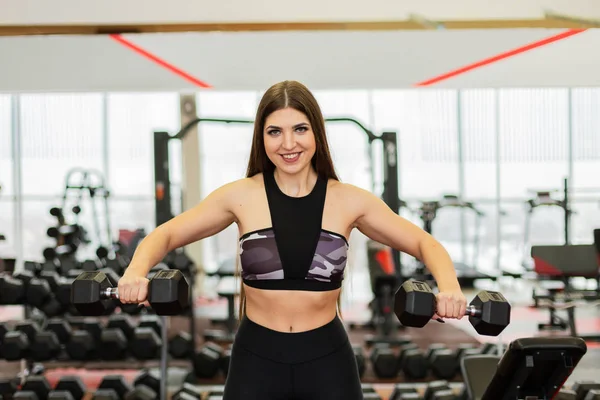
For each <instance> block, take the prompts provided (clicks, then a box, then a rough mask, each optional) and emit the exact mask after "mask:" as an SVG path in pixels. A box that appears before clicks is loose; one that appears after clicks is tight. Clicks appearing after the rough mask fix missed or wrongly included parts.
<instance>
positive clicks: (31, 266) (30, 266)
mask: <svg viewBox="0 0 600 400" xmlns="http://www.w3.org/2000/svg"><path fill="white" fill-rule="evenodd" d="M23 269H24V270H26V271H31V272H32V273H33V275H37V274H39V273H40V272H41V271H42V269H43V264H40V263H39V262H36V261H24V262H23Z"/></svg>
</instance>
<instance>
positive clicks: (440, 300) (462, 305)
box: [434, 289, 467, 319]
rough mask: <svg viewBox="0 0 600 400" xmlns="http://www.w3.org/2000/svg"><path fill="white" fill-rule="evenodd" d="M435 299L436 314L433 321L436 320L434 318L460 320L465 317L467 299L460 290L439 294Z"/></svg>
mask: <svg viewBox="0 0 600 400" xmlns="http://www.w3.org/2000/svg"><path fill="white" fill-rule="evenodd" d="M436 299H437V312H436V315H435V316H434V319H437V318H436V317H439V318H455V319H461V318H462V317H464V316H465V311H466V309H467V299H466V297H465V295H464V294H463V292H462V291H461V290H460V289H459V290H454V291H445V292H439V293H438V294H437V295H436Z"/></svg>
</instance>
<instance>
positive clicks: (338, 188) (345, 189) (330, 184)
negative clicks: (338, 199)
mask: <svg viewBox="0 0 600 400" xmlns="http://www.w3.org/2000/svg"><path fill="white" fill-rule="evenodd" d="M327 191H329V192H332V193H333V194H336V195H340V196H353V195H361V194H364V193H368V192H367V191H366V190H365V189H362V188H360V187H358V186H356V185H352V184H351V183H344V182H341V181H338V180H336V179H331V178H330V179H328V181H327Z"/></svg>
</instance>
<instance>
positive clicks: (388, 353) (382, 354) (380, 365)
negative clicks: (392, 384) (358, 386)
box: [371, 343, 398, 378]
mask: <svg viewBox="0 0 600 400" xmlns="http://www.w3.org/2000/svg"><path fill="white" fill-rule="evenodd" d="M371 365H373V371H374V372H375V375H377V377H378V378H395V377H396V375H398V356H396V354H395V353H394V350H393V349H392V348H391V347H390V346H389V344H387V343H377V344H375V345H374V346H373V350H372V351H371Z"/></svg>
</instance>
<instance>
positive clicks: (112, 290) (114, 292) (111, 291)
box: [100, 287, 119, 300]
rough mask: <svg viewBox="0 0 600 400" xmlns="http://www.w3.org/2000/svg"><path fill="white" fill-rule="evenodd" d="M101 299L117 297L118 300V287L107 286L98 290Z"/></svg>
mask: <svg viewBox="0 0 600 400" xmlns="http://www.w3.org/2000/svg"><path fill="white" fill-rule="evenodd" d="M100 298H102V299H117V300H119V288H116V287H109V288H106V289H104V290H103V291H102V292H100Z"/></svg>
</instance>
